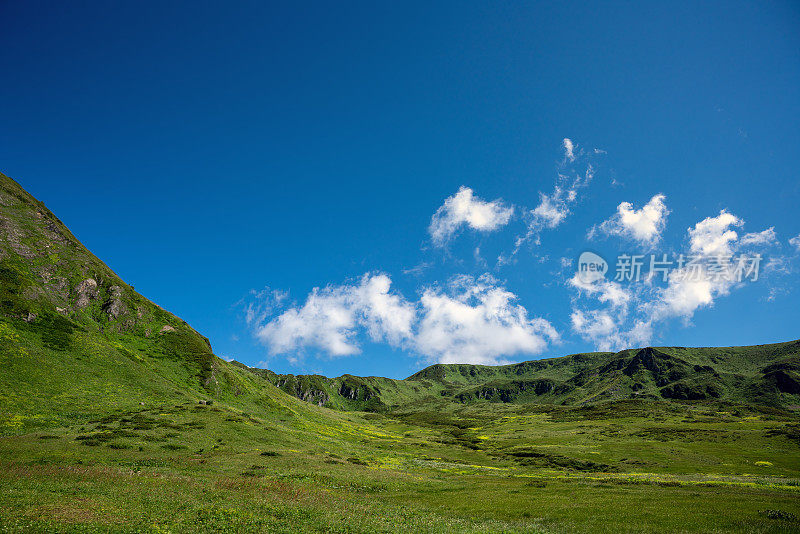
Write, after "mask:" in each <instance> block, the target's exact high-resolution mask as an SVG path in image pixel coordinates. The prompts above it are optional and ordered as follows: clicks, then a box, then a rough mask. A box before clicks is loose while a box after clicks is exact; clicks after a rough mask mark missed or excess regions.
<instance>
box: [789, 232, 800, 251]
mask: <svg viewBox="0 0 800 534" xmlns="http://www.w3.org/2000/svg"><path fill="white" fill-rule="evenodd" d="M789 244H790V245H792V246H793V247H794V248H796V249H797V250H800V234H798V235H796V236H795V237H793V238H791V239H790V240H789Z"/></svg>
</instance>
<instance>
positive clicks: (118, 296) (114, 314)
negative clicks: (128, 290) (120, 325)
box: [103, 286, 128, 319]
mask: <svg viewBox="0 0 800 534" xmlns="http://www.w3.org/2000/svg"><path fill="white" fill-rule="evenodd" d="M108 291H109V293H110V297H109V299H108V300H107V301H106V303H105V304H103V311H104V312H106V314H107V315H108V317H109V319H117V318H118V317H119V316H120V315H124V314H126V313H127V312H128V309H127V308H126V307H125V303H124V302H122V288H121V287H119V286H111V287H110V288H108Z"/></svg>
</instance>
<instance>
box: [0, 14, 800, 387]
mask: <svg viewBox="0 0 800 534" xmlns="http://www.w3.org/2000/svg"><path fill="white" fill-rule="evenodd" d="M233 4H234V5H232V6H230V5H225V6H223V5H222V4H219V3H206V2H186V3H181V2H169V3H166V5H164V3H155V2H153V3H149V2H145V3H129V4H127V5H126V4H120V3H115V4H113V5H112V4H107V3H92V2H75V3H69V4H58V3H51V2H43V3H37V2H3V3H2V4H0V19H2V20H3V21H4V22H5V24H4V45H3V47H2V50H0V68H1V69H2V72H3V73H4V82H3V84H2V85H0V161H2V167H1V168H0V170H2V172H4V173H5V174H7V175H9V176H11V177H13V178H15V179H16V180H18V181H19V182H20V183H21V184H22V185H23V186H24V187H26V188H27V189H28V190H29V191H30V192H31V193H33V194H34V195H35V196H37V197H38V198H39V199H41V200H43V201H44V202H45V203H46V204H47V205H48V207H49V208H50V209H52V210H53V211H54V212H55V213H56V214H57V215H58V216H59V217H60V218H61V219H62V220H63V221H64V222H65V223H66V224H67V225H68V226H69V227H70V228H71V229H72V230H73V232H74V233H75V234H76V235H77V236H78V238H79V239H81V240H82V241H83V242H84V243H85V244H86V245H87V246H88V247H89V248H90V249H91V250H92V251H93V252H94V253H95V254H97V255H98V256H99V257H100V258H101V259H103V260H104V261H106V263H108V265H109V266H110V267H112V268H113V269H114V270H115V271H116V272H117V273H118V274H119V275H120V276H122V277H123V278H124V279H125V280H126V281H127V282H129V283H130V284H133V285H134V286H135V287H136V289H137V290H138V291H140V292H141V293H143V294H144V295H145V296H147V297H149V298H151V299H152V300H154V301H155V302H157V303H159V304H160V305H162V306H164V307H165V308H167V309H169V310H171V311H172V312H174V313H176V314H177V315H179V316H181V317H183V318H185V319H186V320H187V321H189V323H190V324H192V325H193V326H194V327H195V328H196V329H197V330H199V331H200V332H202V333H204V334H206V335H207V336H208V337H209V338H210V339H211V341H212V344H213V346H214V349H215V352H216V353H218V354H220V355H222V356H225V357H229V358H236V359H238V360H240V361H242V362H244V363H247V364H250V365H256V364H260V365H265V366H268V367H270V368H272V369H274V370H276V371H279V372H295V373H297V372H319V373H324V374H328V375H339V374H342V373H352V374H360V375H384V376H391V377H404V376H407V375H409V374H411V373H413V372H414V371H415V370H417V369H419V368H421V367H422V366H424V365H427V364H428V363H431V362H435V361H476V362H483V363H494V362H504V361H521V360H526V359H533V358H540V357H549V356H559V355H563V354H568V353H574V352H580V351H587V350H594V349H595V348H597V347H602V348H612V349H616V348H618V347H620V346H626V345H629V344H635V345H643V344H653V345H659V344H661V345H683V346H700V345H702V346H710V345H736V344H755V343H767V342H773V341H783V340H789V339H795V338H797V337H798V330H797V327H796V325H797V324H798V321H799V320H800V307H798V306H797V304H796V302H797V297H798V295H797V285H798V284H797V282H798V273H799V272H800V271H799V270H798V269H800V262H799V261H798V249H800V240H797V241H794V243H795V244H792V243H791V242H790V240H791V239H793V238H794V237H796V236H798V234H800V221H798V217H797V206H798V204H799V203H800V202H799V201H800V179H799V178H800V177H798V171H797V163H796V159H797V154H798V148H800V90H798V88H800V8H798V5H797V4H796V3H793V2H760V3H755V2H752V3H745V2H703V3H684V4H681V5H675V3H669V4H666V3H663V2H660V3H650V2H640V3H628V2H625V3H617V2H602V3H594V4H589V3H580V2H570V3H552V2H548V3H538V4H537V3H526V4H524V5H522V3H506V2H492V3H479V2H436V3H433V4H434V5H431V4H432V3H429V2H426V3H422V2H419V3H413V2H403V3H384V2H378V3H376V2H348V3H346V4H345V5H341V4H340V5H333V4H331V3H328V2H320V3H313V2H312V3H301V4H298V3H291V4H290V3H286V4H276V3H265V2H252V3H244V2H235V3H233ZM565 139H568V140H569V143H565ZM569 145H571V155H570V150H569V149H568V147H569ZM587 173H588V174H587ZM462 188H465V189H462ZM448 199H449V200H448ZM623 203H629V204H623ZM537 208H538V211H537ZM723 210H724V212H723ZM592 229H594V231H592ZM690 229H691V231H690ZM770 229H772V231H771V232H770V231H769V230H770ZM732 232H733V233H735V236H734V235H733V234H732ZM526 235H528V237H527V239H523V240H522V242H520V243H519V246H518V247H517V242H518V239H519V238H520V237H524V236H526ZM745 236H747V237H745ZM515 250H516V252H515ZM585 250H591V251H594V252H597V253H599V254H600V255H601V256H602V257H604V258H606V259H607V260H608V261H609V263H611V264H612V265H611V270H613V269H614V265H613V263H614V261H615V258H616V256H617V255H618V254H620V253H629V254H651V253H658V254H669V255H670V256H674V255H677V254H680V253H686V254H691V253H700V254H702V255H703V256H705V257H711V256H716V255H725V254H731V255H736V254H739V255H741V254H756V253H760V254H762V256H763V258H764V260H763V262H762V264H761V273H760V274H761V276H760V277H759V280H758V281H745V282H742V283H730V282H720V281H716V282H708V281H706V282H703V281H701V282H697V283H692V282H686V281H684V282H683V283H682V282H681V281H679V280H678V279H677V278H676V279H675V281H674V282H667V283H660V284H659V283H657V282H651V283H648V282H646V281H640V282H635V283H633V282H631V283H624V282H615V281H613V279H611V278H612V277H611V275H612V274H613V273H610V275H609V277H607V278H606V279H603V280H597V281H595V282H593V283H591V284H588V285H587V284H585V283H581V282H580V281H578V280H576V279H575V277H574V274H575V260H576V259H577V257H578V255H579V254H580V253H581V252H583V251H585ZM570 261H571V262H572V263H570ZM314 288H319V289H317V290H316V291H315V289H314ZM309 296H310V298H309ZM248 311H249V314H248ZM248 318H249V321H248Z"/></svg>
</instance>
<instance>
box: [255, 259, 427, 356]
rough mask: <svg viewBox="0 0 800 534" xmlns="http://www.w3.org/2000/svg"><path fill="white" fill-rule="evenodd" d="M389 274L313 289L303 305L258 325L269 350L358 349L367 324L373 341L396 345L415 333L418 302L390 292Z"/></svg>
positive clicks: (343, 353)
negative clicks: (358, 331)
mask: <svg viewBox="0 0 800 534" xmlns="http://www.w3.org/2000/svg"><path fill="white" fill-rule="evenodd" d="M390 286H391V279H390V278H389V277H388V276H387V275H385V274H375V275H369V274H366V275H364V276H363V277H362V278H361V280H360V281H359V283H358V284H357V285H342V286H335V287H330V286H329V287H326V288H324V289H319V288H314V290H313V291H312V292H311V294H310V295H308V298H307V299H306V301H305V303H304V304H303V306H301V307H294V308H290V309H288V310H286V311H284V312H283V313H281V314H280V315H279V316H278V317H275V318H274V319H272V320H270V321H269V322H267V323H265V324H260V325H258V326H257V327H256V337H257V338H258V339H259V340H260V341H261V342H262V343H264V344H265V345H266V346H267V347H268V349H269V351H270V353H272V354H285V353H288V352H294V351H299V350H302V349H304V348H317V349H320V350H323V351H325V352H327V353H329V354H331V355H333V356H347V355H351V354H357V353H358V352H360V348H359V346H358V343H357V341H356V340H355V339H354V338H355V335H356V328H357V327H363V328H364V329H365V330H366V331H367V332H368V333H369V336H370V337H371V338H372V339H373V340H374V341H386V342H388V343H389V344H391V345H394V346H398V345H400V344H401V343H402V342H403V341H404V340H406V339H408V338H409V337H410V336H411V329H412V325H413V323H414V321H415V318H416V310H415V309H414V306H413V305H412V304H410V303H408V302H407V301H405V299H403V297H402V296H400V295H398V294H396V293H392V292H391V289H390Z"/></svg>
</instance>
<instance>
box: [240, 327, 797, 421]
mask: <svg viewBox="0 0 800 534" xmlns="http://www.w3.org/2000/svg"><path fill="white" fill-rule="evenodd" d="M243 367H244V366H243ZM250 371H251V372H254V373H258V374H260V375H261V376H263V377H264V378H266V379H267V380H269V381H270V382H272V383H273V384H275V385H276V386H277V387H279V388H281V389H282V390H283V391H284V392H286V393H288V394H290V395H293V396H295V397H298V398H300V399H303V400H306V401H309V402H313V403H315V404H318V405H320V406H328V407H331V408H336V409H346V410H367V411H388V410H391V409H392V408H398V407H401V406H403V405H406V404H409V403H415V402H420V401H421V400H424V399H429V400H430V399H442V398H444V399H449V400H451V401H453V402H457V403H462V404H468V403H473V402H479V401H490V402H502V403H517V404H526V403H541V404H559V405H583V404H587V403H593V402H601V401H610V400H622V399H631V398H640V399H650V400H676V401H710V400H719V401H726V402H734V403H745V404H758V405H765V406H773V407H779V406H796V405H800V341H792V342H787V343H776V344H771V345H757V346H753V347H722V348H695V349H691V348H685V347H659V348H654V347H647V348H643V349H627V350H623V351H620V352H618V353H610V352H595V353H585V354H574V355H571V356H564V357H561V358H550V359H544V360H535V361H528V362H522V363H517V364H512V365H502V366H485V365H469V364H447V365H445V364H436V365H432V366H430V367H427V368H425V369H422V370H421V371H419V372H417V373H415V374H414V375H412V376H410V377H409V378H407V379H405V380H390V379H386V378H376V377H369V378H360V377H354V376H351V375H344V376H341V377H338V378H326V377H323V376H319V375H277V374H275V373H272V372H270V371H264V370H255V369H250Z"/></svg>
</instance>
